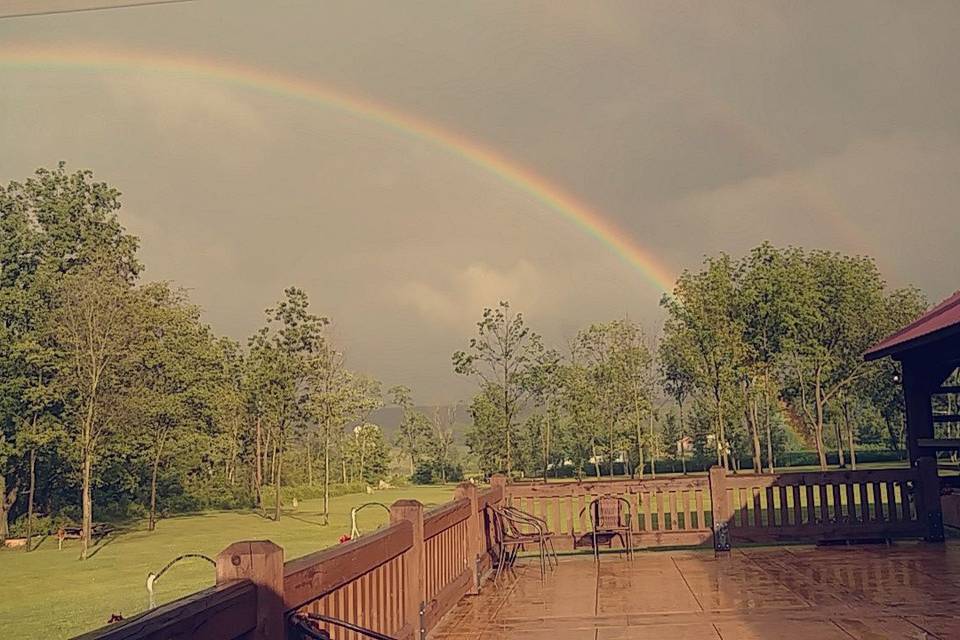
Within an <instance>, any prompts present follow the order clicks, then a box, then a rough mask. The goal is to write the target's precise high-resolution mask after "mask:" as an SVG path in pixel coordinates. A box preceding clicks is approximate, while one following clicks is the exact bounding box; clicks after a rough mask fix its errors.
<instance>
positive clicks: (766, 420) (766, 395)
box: [763, 368, 776, 475]
mask: <svg viewBox="0 0 960 640" xmlns="http://www.w3.org/2000/svg"><path fill="white" fill-rule="evenodd" d="M763 424H764V427H765V429H766V431H767V469H768V470H769V471H770V473H771V475H772V474H774V473H776V469H775V468H774V464H773V429H772V428H771V426H770V372H769V371H768V370H767V369H766V368H764V370H763Z"/></svg>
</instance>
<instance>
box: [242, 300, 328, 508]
mask: <svg viewBox="0 0 960 640" xmlns="http://www.w3.org/2000/svg"><path fill="white" fill-rule="evenodd" d="M283 294H284V297H283V299H282V300H281V301H280V302H278V303H277V304H276V305H275V306H273V307H271V308H269V309H267V310H266V312H265V313H266V317H267V323H266V325H265V326H264V327H263V328H262V329H260V331H258V332H257V333H256V335H254V336H253V337H252V338H251V339H250V356H251V360H252V362H254V363H255V364H256V367H257V370H258V373H259V375H258V382H259V384H258V395H259V397H258V399H257V403H258V407H259V410H260V412H261V414H262V417H263V418H264V419H265V420H266V421H267V425H268V429H269V433H270V436H271V440H272V442H273V455H272V458H271V465H272V468H271V471H272V478H273V484H274V515H273V518H274V520H276V521H279V520H280V513H281V500H280V485H281V479H282V474H283V456H284V450H285V447H286V445H287V437H288V436H289V434H290V432H291V431H292V430H293V429H295V428H297V427H302V426H304V425H305V424H306V422H307V420H308V419H309V418H308V413H307V401H308V399H309V396H310V390H311V383H312V381H313V379H314V378H315V371H316V367H317V366H318V364H319V361H320V359H321V358H322V356H323V355H324V353H325V351H326V348H327V345H326V341H325V338H324V328H325V327H326V325H327V324H328V322H329V321H328V320H327V318H325V317H323V316H318V315H315V314H313V313H311V312H310V299H309V297H308V296H307V294H306V292H304V291H303V290H302V289H298V288H296V287H289V288H287V289H285V290H284V292H283Z"/></svg>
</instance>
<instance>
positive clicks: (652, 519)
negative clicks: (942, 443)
mask: <svg viewBox="0 0 960 640" xmlns="http://www.w3.org/2000/svg"><path fill="white" fill-rule="evenodd" d="M602 495H608V496H618V497H621V498H624V499H625V500H626V501H627V502H628V503H629V505H630V512H631V513H630V515H631V518H630V522H631V527H632V529H633V540H634V544H635V546H637V547H640V548H643V547H671V546H695V545H704V544H710V543H713V545H714V546H715V547H716V548H718V549H726V548H729V546H730V545H731V544H736V543H776V542H824V541H829V540H858V539H860V540H864V539H868V538H895V537H924V538H925V539H928V540H942V539H943V525H942V517H941V512H940V500H939V481H938V478H937V467H936V461H934V460H933V459H932V458H922V459H920V460H919V461H918V464H917V465H916V466H915V467H913V468H910V469H882V470H863V471H828V472H822V473H820V472H817V473H812V472H811V473H778V474H736V475H735V474H729V473H726V472H725V471H724V470H723V469H722V468H714V469H712V470H711V471H710V473H709V474H708V475H691V476H683V477H670V478H659V479H646V480H595V481H583V482H552V483H543V482H519V483H513V484H508V485H507V486H506V496H507V502H508V503H509V504H511V505H512V506H514V507H518V508H520V509H523V510H524V511H526V512H528V513H531V514H533V515H536V516H538V517H540V518H543V519H544V520H546V521H547V525H548V527H549V529H550V530H551V531H552V532H554V533H555V534H557V535H555V537H554V542H555V544H556V546H557V548H558V549H570V548H571V547H572V546H573V541H574V540H575V539H578V538H582V537H583V536H586V535H587V534H589V532H590V526H591V524H590V520H589V517H590V516H589V509H588V508H587V505H589V503H590V501H591V500H593V499H594V498H597V497H599V496H602ZM715 533H716V535H715Z"/></svg>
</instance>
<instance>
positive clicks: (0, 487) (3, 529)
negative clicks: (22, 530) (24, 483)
mask: <svg viewBox="0 0 960 640" xmlns="http://www.w3.org/2000/svg"><path fill="white" fill-rule="evenodd" d="M11 495H12V496H13V498H16V490H14V491H11V492H10V494H7V477H6V476H5V475H4V474H3V473H2V472H0V543H2V542H3V541H4V540H6V539H7V536H9V535H10V508H11V507H12V506H13V499H12V498H11Z"/></svg>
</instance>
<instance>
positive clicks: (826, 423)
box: [453, 243, 926, 477]
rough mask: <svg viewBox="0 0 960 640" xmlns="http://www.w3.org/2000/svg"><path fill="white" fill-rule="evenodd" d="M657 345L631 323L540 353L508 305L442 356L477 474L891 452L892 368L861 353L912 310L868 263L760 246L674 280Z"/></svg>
mask: <svg viewBox="0 0 960 640" xmlns="http://www.w3.org/2000/svg"><path fill="white" fill-rule="evenodd" d="M661 306H662V308H663V310H664V312H665V316H666V317H665V320H664V324H663V327H662V330H661V331H660V332H659V334H658V336H657V339H656V340H652V339H650V338H648V337H647V336H645V334H644V332H643V330H642V329H641V328H640V327H639V326H638V325H637V324H636V323H635V322H632V321H631V320H629V319H621V320H615V321H612V322H606V323H598V324H594V325H592V326H590V327H588V328H586V329H584V330H582V331H580V332H578V333H577V335H576V336H574V337H573V338H572V339H571V340H570V341H569V343H568V344H567V345H564V347H563V348H559V349H557V348H547V347H545V346H544V344H543V340H542V338H541V337H540V335H538V334H537V333H536V332H534V331H533V330H532V329H531V328H530V327H529V326H528V324H527V323H526V321H525V320H524V318H523V316H522V314H519V313H515V312H514V311H513V310H512V309H511V307H510V304H509V303H508V302H501V303H500V304H499V306H498V307H496V308H493V309H487V310H485V311H484V313H483V316H482V318H481V320H480V321H479V322H478V325H477V327H478V331H477V335H476V336H475V337H473V338H471V339H470V341H469V344H468V348H467V349H465V350H463V351H458V352H456V353H455V354H454V356H453V366H454V370H455V371H456V372H457V373H460V374H464V375H469V376H472V377H474V378H475V379H476V380H477V382H478V385H479V392H478V394H477V395H476V396H475V397H474V399H473V401H472V403H471V405H470V412H471V415H472V417H473V425H472V427H471V429H470V432H469V433H468V444H469V446H470V449H471V451H472V453H473V454H474V456H475V457H476V458H477V460H478V461H479V463H480V466H481V467H482V469H483V470H484V471H485V472H488V473H490V472H494V471H503V472H506V473H508V474H514V475H516V474H518V473H519V474H524V475H539V476H542V477H548V476H549V475H550V474H551V473H553V474H554V475H561V473H564V472H570V473H573V474H576V475H578V476H581V475H583V474H584V473H585V472H586V471H587V470H588V469H591V470H592V471H593V473H595V474H596V475H597V476H598V477H599V476H600V475H601V473H602V472H606V473H609V474H610V475H613V474H614V473H615V471H616V472H617V473H627V474H630V475H637V474H639V475H641V476H642V475H643V474H644V472H645V470H649V472H650V473H653V474H656V470H657V464H656V463H657V460H658V459H660V460H663V459H664V458H668V459H670V460H671V462H674V463H676V462H678V463H679V467H680V469H679V470H686V464H687V462H688V458H689V459H690V460H697V461H698V462H699V463H700V464H701V465H703V466H705V465H707V464H710V463H711V461H712V462H713V463H716V464H718V465H723V466H725V467H727V468H729V469H732V470H736V469H739V468H740V467H741V466H744V463H743V460H744V459H746V460H747V463H746V465H749V466H750V467H751V468H752V469H754V470H757V471H760V470H767V471H770V472H773V470H774V468H775V466H776V464H777V460H778V457H780V458H783V457H785V456H784V452H785V451H787V450H798V449H804V448H806V447H807V446H810V447H812V448H813V449H815V451H816V461H817V463H818V464H819V466H820V468H822V469H826V468H827V464H828V453H829V449H830V448H833V449H835V451H836V455H837V459H838V462H839V464H840V465H841V466H843V465H846V464H847V462H848V461H849V463H850V464H852V465H853V466H854V468H855V466H856V450H857V448H858V447H862V446H870V447H872V448H877V449H880V448H885V449H889V450H895V451H899V450H902V448H903V430H904V409H903V401H902V395H901V392H900V389H899V386H898V384H897V382H896V379H897V378H896V376H897V373H898V372H897V365H896V363H894V362H891V361H889V360H886V361H881V362H873V363H867V362H864V360H863V358H862V354H863V352H864V351H865V350H866V349H867V348H868V347H869V346H871V345H872V344H874V343H875V342H877V341H878V340H880V339H881V338H882V337H884V336H885V335H887V334H889V333H891V332H892V331H894V330H896V329H897V328H899V327H900V326H903V325H904V324H906V323H907V322H909V321H910V320H912V319H913V318H915V317H916V316H917V315H919V314H920V313H921V312H922V311H923V310H924V308H925V307H926V301H925V299H924V297H923V295H922V294H921V293H920V292H919V291H918V290H917V289H914V288H904V289H890V288H889V287H887V286H886V284H885V282H884V280H883V278H882V277H881V274H880V272H879V270H878V268H877V266H876V264H875V262H874V261H873V260H872V259H870V258H868V257H863V256H847V255H843V254H840V253H837V252H830V251H822V250H806V249H802V248H796V247H788V248H777V247H774V246H772V245H770V244H769V243H764V244H762V245H760V246H759V247H756V248H755V249H754V250H752V251H751V252H749V254H748V255H746V256H745V257H743V258H740V259H734V258H732V257H730V256H728V255H725V254H721V255H719V256H716V257H710V258H707V259H706V260H705V261H704V263H703V265H702V267H701V268H700V269H699V270H696V271H684V272H683V273H682V274H681V275H680V276H679V278H678V279H677V281H676V285H675V287H674V290H673V291H672V292H671V293H669V294H666V295H664V296H663V298H662V300H661Z"/></svg>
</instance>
